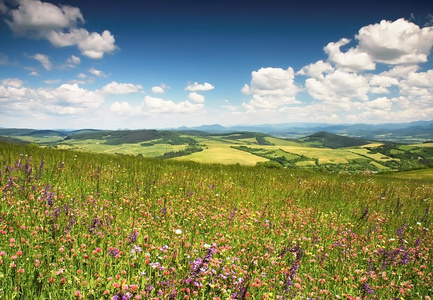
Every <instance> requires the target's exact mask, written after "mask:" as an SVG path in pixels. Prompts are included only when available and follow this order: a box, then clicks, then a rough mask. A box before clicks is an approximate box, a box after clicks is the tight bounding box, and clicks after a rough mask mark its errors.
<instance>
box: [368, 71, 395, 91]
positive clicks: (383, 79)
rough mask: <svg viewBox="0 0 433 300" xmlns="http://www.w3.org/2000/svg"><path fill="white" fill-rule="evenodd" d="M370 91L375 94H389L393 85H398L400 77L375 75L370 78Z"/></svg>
mask: <svg viewBox="0 0 433 300" xmlns="http://www.w3.org/2000/svg"><path fill="white" fill-rule="evenodd" d="M369 83H370V86H371V89H370V92H372V93H374V94H389V93H390V90H389V89H388V88H389V87H391V86H398V79H397V78H395V77H390V76H385V75H373V76H372V77H371V79H370V82H369Z"/></svg>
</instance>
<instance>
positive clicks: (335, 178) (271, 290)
mask: <svg viewBox="0 0 433 300" xmlns="http://www.w3.org/2000/svg"><path fill="white" fill-rule="evenodd" d="M0 162H1V166H0V188H1V191H0V194H1V198H0V281H1V282H2V284H1V285H0V298H1V299H187V298H192V299H247V298H248V299H307V298H315V299H319V297H320V299H333V298H343V299H356V297H359V299H364V298H365V299H370V298H372V299H391V298H400V299H409V298H419V299H424V298H425V299H429V298H428V297H429V296H432V294H433V288H432V286H431V282H432V278H433V277H432V271H433V264H432V263H431V260H432V249H433V242H432V241H433V236H432V233H431V221H432V217H431V213H430V208H431V197H432V195H433V184H432V182H429V181H423V180H416V179H414V180H404V181H403V180H399V179H397V178H391V177H386V176H366V175H336V174H332V175H331V174H326V173H312V172H308V171H301V170H289V169H272V170H270V169H265V168H259V167H242V166H238V165H233V166H221V165H201V164H197V163H192V162H176V161H167V160H153V159H143V158H136V157H130V156H112V155H102V154H92V153H81V152H73V151H66V150H54V149H49V148H39V147H36V146H34V147H28V146H22V145H13V144H7V143H4V144H0Z"/></svg>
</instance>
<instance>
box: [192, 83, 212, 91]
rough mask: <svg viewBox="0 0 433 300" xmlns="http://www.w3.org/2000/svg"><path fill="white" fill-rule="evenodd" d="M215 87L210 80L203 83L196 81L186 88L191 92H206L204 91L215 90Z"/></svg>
mask: <svg viewBox="0 0 433 300" xmlns="http://www.w3.org/2000/svg"><path fill="white" fill-rule="evenodd" d="M214 88H215V87H214V86H213V85H212V84H210V83H208V82H205V83H203V84H199V83H198V82H194V83H193V84H189V85H188V86H187V87H186V88H185V89H186V90H187V91H190V92H204V91H210V90H213V89H214Z"/></svg>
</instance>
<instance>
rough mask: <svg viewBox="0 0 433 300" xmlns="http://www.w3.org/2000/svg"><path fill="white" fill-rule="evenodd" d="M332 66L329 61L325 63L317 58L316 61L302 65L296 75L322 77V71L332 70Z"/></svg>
mask: <svg viewBox="0 0 433 300" xmlns="http://www.w3.org/2000/svg"><path fill="white" fill-rule="evenodd" d="M333 71H334V68H333V67H332V65H331V64H330V63H326V62H324V61H323V60H319V61H318V62H316V63H312V64H309V65H308V66H305V67H303V68H302V69H301V70H300V71H299V72H298V73H297V75H306V76H310V77H313V78H316V79H323V78H324V75H323V73H329V72H333Z"/></svg>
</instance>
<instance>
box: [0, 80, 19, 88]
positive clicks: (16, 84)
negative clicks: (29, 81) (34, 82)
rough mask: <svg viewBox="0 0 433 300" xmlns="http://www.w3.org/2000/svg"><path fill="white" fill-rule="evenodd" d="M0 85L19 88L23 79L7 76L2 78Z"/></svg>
mask: <svg viewBox="0 0 433 300" xmlns="http://www.w3.org/2000/svg"><path fill="white" fill-rule="evenodd" d="M2 85H4V86H10V87H14V88H20V87H22V86H23V81H22V80H21V79H18V78H7V79H3V80H2Z"/></svg>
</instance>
